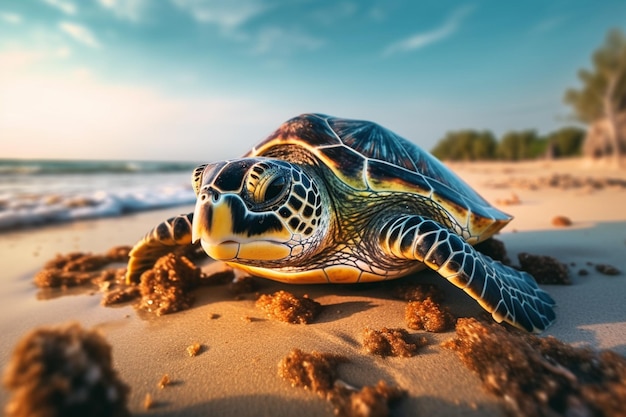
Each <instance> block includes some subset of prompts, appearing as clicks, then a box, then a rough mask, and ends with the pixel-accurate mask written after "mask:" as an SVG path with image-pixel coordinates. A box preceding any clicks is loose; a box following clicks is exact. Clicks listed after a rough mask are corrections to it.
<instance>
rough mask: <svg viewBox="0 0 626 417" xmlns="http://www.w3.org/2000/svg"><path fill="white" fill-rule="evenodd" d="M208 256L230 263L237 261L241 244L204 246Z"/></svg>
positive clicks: (230, 243)
mask: <svg viewBox="0 0 626 417" xmlns="http://www.w3.org/2000/svg"><path fill="white" fill-rule="evenodd" d="M202 247H203V249H204V250H205V251H206V253H207V255H209V256H210V257H211V258H213V259H216V260H218V261H228V260H231V259H235V258H236V257H237V253H238V252H239V243H237V242H232V241H231V242H223V243H220V244H218V245H206V246H205V245H202Z"/></svg>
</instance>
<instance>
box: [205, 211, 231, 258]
mask: <svg viewBox="0 0 626 417" xmlns="http://www.w3.org/2000/svg"><path fill="white" fill-rule="evenodd" d="M210 226H211V229H210V236H211V238H212V239H215V240H217V241H219V240H220V239H222V238H223V239H227V238H228V237H230V236H232V234H233V217H232V214H231V211H230V207H229V206H228V205H227V204H224V203H220V204H215V205H213V217H212V222H211V225H210ZM222 259H223V258H222Z"/></svg>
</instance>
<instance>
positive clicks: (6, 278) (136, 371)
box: [0, 161, 626, 417]
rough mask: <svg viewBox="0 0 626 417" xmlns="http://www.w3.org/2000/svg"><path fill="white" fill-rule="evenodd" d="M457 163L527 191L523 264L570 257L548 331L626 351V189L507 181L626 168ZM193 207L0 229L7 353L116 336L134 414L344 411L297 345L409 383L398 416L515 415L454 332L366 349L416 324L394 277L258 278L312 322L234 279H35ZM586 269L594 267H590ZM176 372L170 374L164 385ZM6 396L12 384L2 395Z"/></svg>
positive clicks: (463, 171)
mask: <svg viewBox="0 0 626 417" xmlns="http://www.w3.org/2000/svg"><path fill="white" fill-rule="evenodd" d="M451 167H452V168H453V169H454V170H455V171H457V172H458V173H459V174H460V175H461V176H462V177H463V178H464V179H466V181H467V182H469V183H470V185H472V186H473V187H475V188H476V189H477V190H478V191H479V192H480V193H481V194H482V195H483V196H484V197H485V198H487V199H488V200H489V201H491V202H495V201H498V200H499V201H501V202H503V201H504V200H506V199H510V198H511V196H512V194H513V193H514V194H515V195H516V196H517V199H518V200H519V201H517V202H516V203H515V204H503V205H501V206H499V207H500V208H502V209H503V210H504V211H507V212H509V213H511V214H513V215H514V216H515V219H514V220H513V222H512V223H511V224H510V225H509V226H507V227H506V228H505V229H504V230H503V232H502V233H501V234H500V235H499V236H498V239H500V240H502V241H503V242H504V243H505V244H506V247H507V250H508V253H509V257H510V258H511V259H512V260H513V261H514V263H516V260H517V254H518V253H520V252H529V253H533V254H542V255H550V256H553V257H555V258H557V259H558V260H560V261H561V262H563V263H566V264H567V265H569V269H570V273H571V280H572V282H573V284H572V285H569V286H556V285H552V286H543V288H544V289H546V290H547V291H548V292H549V293H550V294H551V295H552V296H553V297H554V299H555V300H556V302H557V304H558V308H557V322H556V323H555V324H554V325H553V326H552V327H551V328H550V329H548V330H547V331H546V332H544V333H543V334H542V335H553V336H555V337H557V338H559V339H561V340H563V341H565V342H568V343H572V344H574V345H576V346H590V347H593V348H597V349H612V350H615V351H616V352H618V353H620V354H621V355H626V308H625V307H624V305H623V295H624V294H626V211H625V210H624V207H625V206H626V189H624V188H621V187H617V186H609V187H604V188H601V189H600V188H590V187H579V188H575V187H574V188H569V189H562V188H551V187H543V188H542V187H538V188H537V187H536V189H530V188H519V187H518V186H516V187H515V188H511V187H508V188H507V184H518V185H519V179H520V178H522V179H523V178H526V179H529V178H530V179H537V178H542V177H548V176H551V175H553V174H554V173H559V174H570V175H572V176H574V177H594V178H606V177H611V178H621V179H622V180H623V179H626V172H625V171H621V172H620V171H613V170H609V169H604V168H602V167H598V166H593V165H589V164H586V165H585V164H582V163H581V161H559V162H552V163H544V162H533V163H523V164H494V163H473V164H462V163H456V164H452V165H451ZM187 210H191V207H189V208H178V209H168V210H162V211H154V212H147V213H141V214H137V215H131V216H127V217H121V218H112V219H101V220H94V221H84V222H79V223H74V224H65V225H58V226H49V227H45V228H41V229H29V230H23V231H14V232H8V233H3V234H0V254H1V255H0V265H1V267H2V268H1V271H2V274H1V275H0V309H1V310H0V311H1V313H2V314H0V321H1V324H2V329H3V337H2V338H0V363H2V364H3V366H4V365H5V364H6V363H7V362H8V360H9V358H10V355H11V352H12V349H13V346H14V345H15V344H16V342H17V341H18V340H19V338H20V337H21V336H22V335H23V334H25V333H26V332H27V331H28V330H29V329H31V328H33V327H36V326H41V325H49V324H60V323H65V322H68V321H78V322H80V323H82V324H83V325H84V326H86V327H89V328H97V329H99V330H101V331H102V333H103V334H104V336H105V337H106V339H107V340H108V341H109V343H110V344H111V345H112V346H113V357H114V362H115V367H116V369H117V370H118V371H119V373H120V376H121V378H122V379H123V380H124V381H125V382H126V383H127V384H129V385H130V387H131V394H130V399H129V408H130V410H131V412H132V413H133V414H134V415H144V414H145V415H160V416H179V415H180V416H183V415H184V416H204V415H210V414H213V415H221V416H229V415H232V416H245V415H250V416H252V415H255V416H259V415H268V416H269V415H272V416H273V415H296V414H297V415H300V416H302V417H305V416H319V415H327V416H330V415H332V408H331V406H330V405H329V404H328V403H327V402H325V401H324V400H322V399H320V398H319V397H318V396H316V395H314V394H312V393H310V392H307V391H305V390H302V389H296V388H292V387H291V386H290V385H289V383H287V382H286V381H284V380H282V379H281V378H280V377H279V376H278V363H279V361H280V360H281V358H283V357H284V356H286V355H287V354H288V353H289V352H290V351H291V350H292V349H293V348H300V349H302V350H303V351H312V350H317V351H320V352H326V353H332V354H337V355H343V356H346V357H348V358H349V360H350V362H349V363H346V364H342V365H340V374H341V376H342V379H343V380H345V381H346V382H348V383H350V384H351V385H354V386H357V387H361V386H364V385H375V384H376V383H377V382H378V381H379V380H381V379H382V380H384V381H386V382H387V383H389V384H392V385H397V386H399V387H401V388H403V389H405V390H406V391H407V394H408V395H407V396H406V397H405V398H404V399H403V400H401V401H400V402H399V403H398V405H397V406H396V407H395V408H394V409H393V415H397V416H403V415H407V416H408V415H416V414H419V415H433V416H454V415H464V416H471V415H476V416H504V415H505V412H504V408H503V405H502V401H501V400H500V399H498V398H496V397H494V396H493V395H490V394H488V393H487V392H485V391H484V390H483V389H482V387H481V382H480V380H479V379H478V377H477V376H475V375H474V374H472V373H471V372H470V371H469V370H467V369H466V368H465V367H464V366H463V365H462V364H461V362H460V360H459V359H458V358H457V356H456V354H455V353H454V352H452V351H450V350H447V349H443V348H441V347H440V346H439V344H440V343H442V342H444V341H446V340H448V339H450V338H451V337H453V335H454V331H450V332H446V333H437V334H435V333H425V332H418V331H413V330H409V333H411V334H415V335H418V336H421V335H425V336H426V337H427V338H428V339H429V342H430V343H429V345H427V346H426V347H423V348H421V349H420V351H419V352H418V353H417V354H416V355H415V356H412V357H408V358H406V357H386V358H381V357H380V356H375V355H371V354H368V353H366V351H365V350H364V348H363V346H362V343H361V338H362V333H363V329H365V328H366V327H368V328H371V329H380V328H383V327H387V328H406V323H405V321H404V310H405V306H406V302H405V301H403V300H399V299H397V298H395V297H394V296H393V291H392V287H394V286H395V285H396V284H395V283H390V284H376V285H357V286H354V285H353V286H331V285H317V286H312V285H307V286H294V285H286V284H280V283H274V282H271V281H267V280H258V281H257V283H258V285H259V288H258V292H260V293H267V294H271V293H274V292H276V291H280V290H286V291H289V292H291V293H293V294H295V295H298V296H303V295H304V294H308V296H309V297H311V298H312V299H314V300H315V301H317V302H319V303H321V304H322V305H323V306H324V309H323V310H322V312H321V314H320V315H319V316H318V317H317V318H316V320H315V321H314V323H312V324H306V325H304V324H300V325H294V324H289V323H283V322H278V321H275V320H271V319H268V318H267V316H266V314H265V313H264V312H263V311H262V310H261V309H259V308H257V307H255V299H256V297H255V295H254V294H246V295H244V296H242V297H234V296H233V294H232V293H231V292H229V290H228V288H227V287H226V286H215V287H203V288H200V289H199V290H197V291H196V293H195V295H196V301H195V304H194V306H193V307H192V308H191V309H190V310H186V311H183V312H179V313H175V314H171V315H166V316H161V317H156V316H154V315H151V314H149V313H145V312H138V311H136V310H135V309H134V308H133V307H132V306H130V305H126V306H123V307H112V308H111V307H102V306H101V305H100V298H101V294H99V293H97V292H96V293H93V294H89V293H86V292H85V291H81V290H78V291H74V290H69V293H71V294H73V293H75V294H74V295H67V293H68V292H66V293H64V295H63V296H60V297H59V296H56V297H55V295H59V294H58V292H57V293H55V292H54V291H40V290H38V289H37V288H35V287H34V285H33V283H32V278H33V276H34V275H35V273H36V272H38V271H39V269H40V268H41V267H42V266H43V264H44V263H45V262H46V261H47V260H48V259H50V258H52V257H54V256H55V255H56V254H57V253H67V252H71V251H83V252H94V253H103V252H105V251H106V250H107V249H109V248H111V247H112V246H116V245H127V244H132V243H134V242H135V241H136V240H137V239H138V238H139V237H141V236H142V235H143V234H144V233H145V232H146V231H147V230H148V229H150V228H151V227H152V226H153V225H154V224H156V223H158V222H159V221H160V220H162V219H164V218H167V217H169V216H171V215H175V214H178V213H179V212H180V213H182V212H185V211H187ZM555 216H566V217H568V218H569V219H570V220H571V221H572V225H571V226H569V227H556V226H553V225H552V219H553V218H554V217H555ZM588 262H590V263H592V264H594V265H595V264H610V265H613V266H615V267H617V268H619V269H620V270H621V271H622V274H621V275H617V276H607V275H603V274H601V273H600V272H598V271H596V270H595V268H594V265H588ZM581 269H585V270H587V271H588V275H584V276H581V275H579V274H578V271H579V270H581ZM408 280H419V281H420V282H428V283H434V284H436V285H438V286H439V288H441V289H442V290H443V291H444V292H445V297H446V298H445V305H447V306H448V307H449V308H450V310H451V311H452V313H453V314H455V315H456V316H458V317H467V316H480V315H482V310H481V309H480V307H479V306H478V305H477V304H476V303H475V302H474V301H473V300H472V299H470V298H469V297H468V296H467V295H465V294H464V293H463V292H462V291H461V290H459V289H457V288H455V287H454V286H452V285H451V284H449V283H447V282H446V281H445V280H443V279H441V278H439V277H438V275H437V274H435V273H432V272H428V271H425V272H420V273H418V274H416V275H415V276H412V277H409V278H408ZM193 343H200V344H201V345H202V346H203V347H204V348H203V349H202V351H201V352H200V353H199V354H198V355H197V356H195V357H190V356H189V354H188V352H187V347H188V346H190V345H192V344H193ZM164 374H169V377H170V378H171V380H172V383H171V384H170V385H169V386H167V387H166V388H164V389H160V388H159V387H158V383H159V381H160V380H161V378H162V377H163V375H164ZM147 393H150V394H151V395H152V399H153V401H154V406H153V407H152V408H151V409H150V410H145V409H144V406H143V402H144V398H145V396H146V394H147ZM8 396H9V393H8V392H7V391H5V390H4V389H2V390H0V405H1V406H2V407H4V405H5V404H6V402H7V401H8V398H9V397H8Z"/></svg>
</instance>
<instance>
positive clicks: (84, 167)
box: [0, 159, 196, 232]
mask: <svg viewBox="0 0 626 417" xmlns="http://www.w3.org/2000/svg"><path fill="white" fill-rule="evenodd" d="M195 166H196V164H194V163H172V162H143V161H142V162H131V161H51V160H50V161H48V160H9V159H0V232H1V231H3V230H10V229H16V228H22V227H32V226H40V225H46V224H50V223H58V222H71V221H79V220H81V219H91V218H98V217H111V216H121V215H124V214H127V213H132V212H138V211H144V210H153V209H157V208H164V207H173V206H180V205H189V204H192V203H193V202H195V196H194V193H193V190H192V188H191V172H192V170H193V168H194V167H195Z"/></svg>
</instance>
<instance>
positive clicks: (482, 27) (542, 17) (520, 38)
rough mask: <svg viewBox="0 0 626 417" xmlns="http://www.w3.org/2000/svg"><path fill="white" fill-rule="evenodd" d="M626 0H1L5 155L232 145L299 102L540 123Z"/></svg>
mask: <svg viewBox="0 0 626 417" xmlns="http://www.w3.org/2000/svg"><path fill="white" fill-rule="evenodd" d="M625 17H626V2H625V1H623V0H620V1H609V0H605V1H598V0H589V1H582V0H568V1H544V0H541V1H537V0H528V1H523V2H521V1H520V2H513V1H495V0H494V1H467V2H466V1H461V2H459V1H411V0H407V1H399V0H389V1H378V2H376V1H369V0H361V1H356V0H355V1H350V0H347V1H341V0H338V1H337V0H335V1H325V0H324V1H313V0H292V1H273V0H230V1H229V0H221V1H219V0H82V1H78V0H2V2H0V144H1V145H0V146H1V148H2V151H0V152H1V153H0V157H18V158H88V159H140V160H144V159H159V160H168V159H170V160H192V161H200V160H215V159H223V158H230V157H236V156H238V155H240V154H242V153H243V152H245V151H246V150H247V149H248V148H250V147H251V146H252V145H253V144H254V143H256V142H257V141H258V140H260V139H262V138H264V137H265V136H267V135H268V134H269V133H271V132H272V131H273V130H274V129H275V128H276V127H277V126H278V125H279V124H280V123H281V122H283V121H284V120H286V119H288V118H289V117H292V116H294V115H297V114H300V113H303V112H322V113H327V114H332V115H336V116H342V117H351V118H362V119H369V120H374V121H376V122H378V123H380V124H382V125H384V126H386V127H388V128H390V129H392V130H394V131H396V132H398V133H400V134H401V135H403V136H405V137H407V138H408V139H410V140H412V141H414V142H415V143H417V144H419V145H421V146H422V147H424V148H426V149H430V148H432V146H433V145H434V144H435V143H436V142H437V140H439V139H440V138H442V137H443V136H444V135H445V133H446V132H447V131H449V130H456V129H462V128H474V129H490V130H492V131H494V132H495V133H496V134H498V135H500V134H502V133H504V132H506V131H508V130H514V129H537V130H538V131H539V132H540V133H547V132H549V131H551V130H554V129H556V128H558V127H560V126H563V125H565V124H568V123H570V121H569V120H568V116H569V115H570V109H569V108H568V107H566V106H564V105H563V103H562V97H563V93H564V91H565V89H566V88H567V87H575V86H578V85H579V84H578V80H577V77H576V73H577V71H578V69H580V68H583V67H589V66H590V55H591V53H592V51H593V50H594V49H596V48H597V47H598V46H599V45H600V44H601V43H602V42H603V40H604V37H605V35H606V33H607V31H608V30H609V29H610V28H616V27H617V28H621V29H622V30H624V29H625V26H626V19H625Z"/></svg>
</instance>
